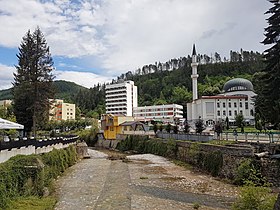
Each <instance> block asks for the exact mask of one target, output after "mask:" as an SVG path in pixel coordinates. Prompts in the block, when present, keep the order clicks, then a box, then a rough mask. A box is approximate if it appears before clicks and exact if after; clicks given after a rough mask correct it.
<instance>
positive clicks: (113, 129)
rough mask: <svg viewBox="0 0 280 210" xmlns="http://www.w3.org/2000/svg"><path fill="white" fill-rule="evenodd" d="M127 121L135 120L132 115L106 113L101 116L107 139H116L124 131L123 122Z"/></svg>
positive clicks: (102, 127)
mask: <svg viewBox="0 0 280 210" xmlns="http://www.w3.org/2000/svg"><path fill="white" fill-rule="evenodd" d="M126 121H134V118H133V117H131V116H123V115H112V114H105V115H102V117H101V129H102V130H103V132H104V137H105V139H106V140H108V139H109V140H115V139H116V138H117V135H118V134H121V133H122V126H121V124H122V123H124V122H126Z"/></svg>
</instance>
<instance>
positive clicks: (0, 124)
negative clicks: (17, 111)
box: [0, 118, 24, 130]
mask: <svg viewBox="0 0 280 210" xmlns="http://www.w3.org/2000/svg"><path fill="white" fill-rule="evenodd" d="M0 129H21V130H22V129H24V126H23V125H21V124H18V123H14V122H11V121H9V120H4V119H2V118H0Z"/></svg>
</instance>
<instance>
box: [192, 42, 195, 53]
mask: <svg viewBox="0 0 280 210" xmlns="http://www.w3.org/2000/svg"><path fill="white" fill-rule="evenodd" d="M192 55H196V50H195V44H193V50H192Z"/></svg>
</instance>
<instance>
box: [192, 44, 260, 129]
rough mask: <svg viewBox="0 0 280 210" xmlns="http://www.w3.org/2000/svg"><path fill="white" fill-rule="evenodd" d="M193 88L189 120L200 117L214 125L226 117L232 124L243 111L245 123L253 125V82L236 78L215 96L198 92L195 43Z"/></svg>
mask: <svg viewBox="0 0 280 210" xmlns="http://www.w3.org/2000/svg"><path fill="white" fill-rule="evenodd" d="M191 66H192V75H191V78H192V88H193V101H192V102H191V103H187V120H188V122H189V123H193V122H195V121H196V120H198V119H199V118H200V119H202V120H203V121H204V123H205V124H206V125H207V126H212V125H214V124H215V122H218V121H219V122H221V121H225V119H226V117H228V119H229V123H230V124H234V122H235V116H236V115H237V114H239V113H241V114H242V115H243V117H244V120H245V123H246V124H250V125H253V124H254V123H255V120H254V113H255V108H254V96H256V94H255V93H254V90H253V85H252V83H251V82H250V81H249V80H247V79H243V78H235V79H232V80H229V81H227V82H226V83H225V84H224V87H223V91H222V93H221V94H219V95H215V96H201V97H200V98H198V93H197V78H198V76H199V75H198V73H197V66H198V62H197V55H196V50H195V45H194V46H193V53H192V64H191Z"/></svg>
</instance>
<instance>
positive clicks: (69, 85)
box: [0, 80, 87, 102]
mask: <svg viewBox="0 0 280 210" xmlns="http://www.w3.org/2000/svg"><path fill="white" fill-rule="evenodd" d="M53 85H54V88H55V91H56V98H62V99H64V100H65V101H67V102H74V101H73V99H74V97H75V96H76V95H77V93H78V92H79V91H80V90H83V91H85V90H87V88H85V87H83V86H81V85H77V84H76V83H74V82H68V81H64V80H57V81H54V83H53ZM5 99H13V95H12V88H9V89H6V90H0V100H5Z"/></svg>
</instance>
